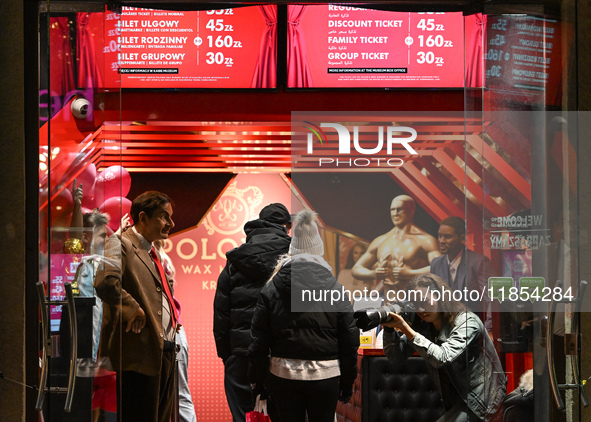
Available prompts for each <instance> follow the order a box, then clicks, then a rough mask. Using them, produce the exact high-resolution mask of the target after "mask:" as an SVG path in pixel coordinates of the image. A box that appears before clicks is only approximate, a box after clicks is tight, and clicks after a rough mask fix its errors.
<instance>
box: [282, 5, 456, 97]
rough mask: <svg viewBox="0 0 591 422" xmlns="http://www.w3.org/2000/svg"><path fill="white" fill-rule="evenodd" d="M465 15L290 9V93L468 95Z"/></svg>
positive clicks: (342, 8)
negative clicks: (372, 90)
mask: <svg viewBox="0 0 591 422" xmlns="http://www.w3.org/2000/svg"><path fill="white" fill-rule="evenodd" d="M463 23H464V20H463V16H462V14H461V13H456V12H454V13H443V12H429V13H411V12H390V11H378V10H371V9H362V8H357V7H349V6H337V5H330V4H328V5H313V6H295V5H292V6H289V9H288V53H287V54H288V59H287V60H288V86H289V87H292V88H295V87H333V88H341V87H343V88H344V87H355V88H369V87H405V88H434V87H463V86H464V48H463V47H464V24H463Z"/></svg>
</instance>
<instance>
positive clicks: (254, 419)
mask: <svg viewBox="0 0 591 422" xmlns="http://www.w3.org/2000/svg"><path fill="white" fill-rule="evenodd" d="M246 422H271V418H269V415H268V414H267V400H261V395H260V394H259V395H258V396H257V399H256V402H255V405H254V410H251V411H250V412H246Z"/></svg>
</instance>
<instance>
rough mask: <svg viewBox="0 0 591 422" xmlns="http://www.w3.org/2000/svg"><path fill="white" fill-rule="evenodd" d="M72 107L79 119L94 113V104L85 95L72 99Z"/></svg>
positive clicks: (73, 112)
mask: <svg viewBox="0 0 591 422" xmlns="http://www.w3.org/2000/svg"><path fill="white" fill-rule="evenodd" d="M70 109H71V111H72V114H73V115H74V117H76V118H77V119H86V118H87V117H88V116H89V115H90V113H92V104H90V101H88V100H87V99H86V98H84V97H77V98H76V99H75V100H74V101H72V105H71V106H70Z"/></svg>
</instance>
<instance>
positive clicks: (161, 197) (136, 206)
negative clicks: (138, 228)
mask: <svg viewBox="0 0 591 422" xmlns="http://www.w3.org/2000/svg"><path fill="white" fill-rule="evenodd" d="M166 204H171V205H173V206H174V204H173V202H172V199H170V198H169V197H168V195H166V194H164V193H162V192H156V191H154V190H150V191H147V192H144V193H142V194H141V195H140V196H138V197H137V198H135V199H134V200H133V202H132V203H131V211H130V214H131V219H132V220H133V222H134V224H135V223H136V222H138V221H139V220H140V212H142V211H143V212H145V213H146V215H147V216H148V217H150V218H151V217H152V214H154V211H156V210H157V209H158V208H159V207H161V206H162V207H163V206H164V205H166Z"/></svg>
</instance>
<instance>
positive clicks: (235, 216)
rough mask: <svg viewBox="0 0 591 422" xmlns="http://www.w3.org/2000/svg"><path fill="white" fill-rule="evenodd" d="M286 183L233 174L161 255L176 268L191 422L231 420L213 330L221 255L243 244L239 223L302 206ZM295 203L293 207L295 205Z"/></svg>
mask: <svg viewBox="0 0 591 422" xmlns="http://www.w3.org/2000/svg"><path fill="white" fill-rule="evenodd" d="M291 198H292V196H291V191H290V188H289V186H288V184H287V183H286V182H285V181H284V180H283V178H282V177H281V175H279V174H264V175H263V174H260V175H256V174H239V175H238V176H236V177H235V178H234V179H233V181H232V182H231V183H230V185H229V186H228V187H227V188H226V189H225V190H224V192H223V193H222V195H221V196H220V197H219V199H218V200H217V201H216V202H215V203H214V204H213V206H212V208H211V209H210V211H209V212H208V214H207V215H206V216H205V218H204V219H203V220H202V221H201V222H200V223H199V225H198V226H197V227H195V228H193V229H191V230H185V231H183V232H181V233H178V234H175V235H173V236H171V237H170V238H169V239H168V240H167V242H166V246H165V251H166V253H167V254H168V255H169V256H170V258H171V259H172V262H173V263H174V266H175V268H176V275H175V288H174V296H175V298H177V299H178V300H179V302H180V303H181V313H180V318H181V320H182V324H183V327H184V329H185V331H186V334H187V340H188V343H189V371H188V372H189V388H190V390H191V395H192V398H193V403H194V404H195V411H196V413H197V420H199V421H207V422H225V421H229V420H231V419H232V416H231V414H230V410H229V409H228V404H227V401H226V396H225V392H224V365H223V363H222V360H221V359H220V358H218V356H217V351H216V346H215V341H214V336H213V333H212V328H213V304H214V297H215V293H216V288H217V281H218V277H219V275H220V273H221V272H222V270H223V269H224V266H225V265H226V252H228V251H229V250H231V249H233V248H235V247H237V246H240V245H241V244H242V243H244V242H245V240H246V234H245V233H244V224H245V223H246V222H248V221H250V220H255V219H257V218H258V215H259V212H260V211H261V209H262V208H263V207H264V206H266V205H268V204H270V203H274V202H280V203H282V204H284V205H285V206H286V207H287V208H288V209H289V210H290V211H291V212H292V213H295V212H297V211H299V210H300V209H301V208H302V205H301V204H299V202H297V201H292V200H291ZM296 202H297V203H296Z"/></svg>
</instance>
